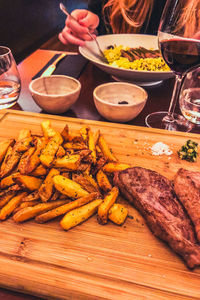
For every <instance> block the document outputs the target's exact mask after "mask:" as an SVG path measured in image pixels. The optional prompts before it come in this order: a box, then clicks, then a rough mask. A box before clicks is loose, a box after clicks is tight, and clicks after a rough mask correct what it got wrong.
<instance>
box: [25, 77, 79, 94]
mask: <svg viewBox="0 0 200 300" xmlns="http://www.w3.org/2000/svg"><path fill="white" fill-rule="evenodd" d="M52 77H62V78H65V79H70V80H72V81H75V82H76V83H77V88H76V89H75V90H73V91H71V92H68V93H64V94H59V95H58V94H44V93H40V92H37V91H36V90H35V89H33V87H32V85H33V84H34V83H35V82H37V81H39V80H41V79H43V80H45V78H52ZM80 89H81V83H80V81H79V80H78V79H76V78H74V77H71V76H66V75H50V76H44V77H38V78H35V79H33V80H31V82H30V83H29V90H30V91H31V93H34V94H36V95H38V96H44V97H52V98H53V97H54V98H55V97H63V96H69V95H72V94H74V93H76V92H78V91H79V90H80Z"/></svg>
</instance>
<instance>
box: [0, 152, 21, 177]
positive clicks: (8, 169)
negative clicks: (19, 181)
mask: <svg viewBox="0 0 200 300" xmlns="http://www.w3.org/2000/svg"><path fill="white" fill-rule="evenodd" d="M20 157H21V154H20V153H19V152H17V151H14V150H13V148H12V147H11V146H10V147H9V148H8V151H7V153H6V156H5V158H4V160H3V162H2V165H1V171H0V177H1V178H4V177H6V176H8V175H10V174H11V173H12V171H13V170H14V169H15V167H16V166H17V164H18V162H19V160H20Z"/></svg>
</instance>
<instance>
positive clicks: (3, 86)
mask: <svg viewBox="0 0 200 300" xmlns="http://www.w3.org/2000/svg"><path fill="white" fill-rule="evenodd" d="M20 90H21V81H20V75H19V72H18V69H17V65H16V62H15V60H14V57H13V55H12V52H11V50H10V49H9V48H7V47H4V46H0V109H4V108H9V107H11V106H13V105H14V104H15V103H16V102H17V99H18V97H19V94H20Z"/></svg>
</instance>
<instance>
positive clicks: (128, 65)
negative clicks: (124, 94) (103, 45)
mask: <svg viewBox="0 0 200 300" xmlns="http://www.w3.org/2000/svg"><path fill="white" fill-rule="evenodd" d="M104 55H105V58H106V59H107V61H108V64H109V65H111V66H113V67H118V68H124V69H132V70H138V71H152V72H154V71H155V72H166V71H167V72H168V71H170V68H169V67H168V66H167V64H166V63H165V61H164V60H163V58H162V57H161V54H160V52H159V50H154V49H146V48H143V47H138V48H130V47H124V46H122V45H120V46H110V47H108V49H106V50H104Z"/></svg>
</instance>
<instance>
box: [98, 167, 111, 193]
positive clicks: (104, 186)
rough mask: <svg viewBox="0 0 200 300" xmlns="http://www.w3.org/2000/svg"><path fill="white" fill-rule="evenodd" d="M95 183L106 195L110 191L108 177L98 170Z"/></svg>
mask: <svg viewBox="0 0 200 300" xmlns="http://www.w3.org/2000/svg"><path fill="white" fill-rule="evenodd" d="M96 179H97V183H98V185H99V187H100V189H101V190H102V191H103V192H105V193H107V192H109V191H110V190H111V189H112V185H111V183H110V181H109V179H108V176H107V175H106V174H105V173H104V172H103V171H102V170H101V169H100V170H99V171H98V172H97V174H96Z"/></svg>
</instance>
